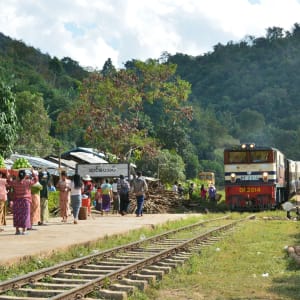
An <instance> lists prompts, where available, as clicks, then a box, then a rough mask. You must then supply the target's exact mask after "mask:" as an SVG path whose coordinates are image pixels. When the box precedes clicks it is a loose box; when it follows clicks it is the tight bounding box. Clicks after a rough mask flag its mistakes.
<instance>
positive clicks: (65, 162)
mask: <svg viewBox="0 0 300 300" xmlns="http://www.w3.org/2000/svg"><path fill="white" fill-rule="evenodd" d="M48 159H49V160H50V161H54V162H55V163H57V164H58V163H59V158H58V157H54V156H49V157H48ZM60 163H61V165H62V166H65V167H68V168H72V169H76V164H77V162H76V161H74V160H70V159H63V158H61V159H60Z"/></svg>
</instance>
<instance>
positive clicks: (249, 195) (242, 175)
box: [224, 144, 300, 211]
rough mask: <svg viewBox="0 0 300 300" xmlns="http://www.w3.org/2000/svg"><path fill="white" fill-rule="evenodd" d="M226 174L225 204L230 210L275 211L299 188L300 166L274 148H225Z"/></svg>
mask: <svg viewBox="0 0 300 300" xmlns="http://www.w3.org/2000/svg"><path fill="white" fill-rule="evenodd" d="M224 171H225V198H226V200H225V201H226V204H227V206H228V207H229V208H230V209H231V210H238V211H245V210H251V211H253V210H265V209H274V208H276V207H279V206H280V204H281V203H283V202H285V201H287V200H288V199H289V198H290V197H291V196H292V195H293V194H295V192H296V191H297V188H298V189H299V188H300V187H298V183H299V176H298V174H299V172H300V163H299V162H294V161H292V160H288V159H286V157H285V155H284V154H283V153H282V152H280V151H279V150H277V149H275V148H272V147H256V146H255V145H254V144H243V145H240V146H237V147H232V148H229V149H225V150H224Z"/></svg>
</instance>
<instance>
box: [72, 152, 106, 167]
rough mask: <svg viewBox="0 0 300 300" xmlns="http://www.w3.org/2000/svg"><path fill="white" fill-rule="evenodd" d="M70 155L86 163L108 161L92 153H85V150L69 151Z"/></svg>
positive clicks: (103, 162)
mask: <svg viewBox="0 0 300 300" xmlns="http://www.w3.org/2000/svg"><path fill="white" fill-rule="evenodd" d="M70 155H72V156H74V157H76V158H79V159H81V160H83V161H85V162H87V163H90V164H97V163H102V164H105V163H108V162H107V161H106V160H104V159H103V158H101V157H99V156H96V155H94V154H92V153H87V152H70Z"/></svg>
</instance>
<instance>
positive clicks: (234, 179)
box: [230, 173, 236, 182]
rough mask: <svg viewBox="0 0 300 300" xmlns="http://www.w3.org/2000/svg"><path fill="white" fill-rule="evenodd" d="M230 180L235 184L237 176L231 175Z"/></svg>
mask: <svg viewBox="0 0 300 300" xmlns="http://www.w3.org/2000/svg"><path fill="white" fill-rule="evenodd" d="M230 180H231V182H235V181H236V175H235V173H231V174H230Z"/></svg>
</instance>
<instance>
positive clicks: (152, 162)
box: [136, 149, 185, 183]
mask: <svg viewBox="0 0 300 300" xmlns="http://www.w3.org/2000/svg"><path fill="white" fill-rule="evenodd" d="M136 164H137V167H138V169H139V170H142V171H143V174H145V175H146V176H153V177H156V178H159V179H160V180H161V182H163V183H172V182H174V181H176V180H180V181H181V180H185V174H184V168H185V166H184V162H183V160H182V158H181V156H180V155H178V154H177V153H176V152H174V151H169V150H167V149H164V150H160V151H158V152H157V153H156V154H155V155H149V153H144V154H143V155H142V156H141V159H140V160H138V161H136Z"/></svg>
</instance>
